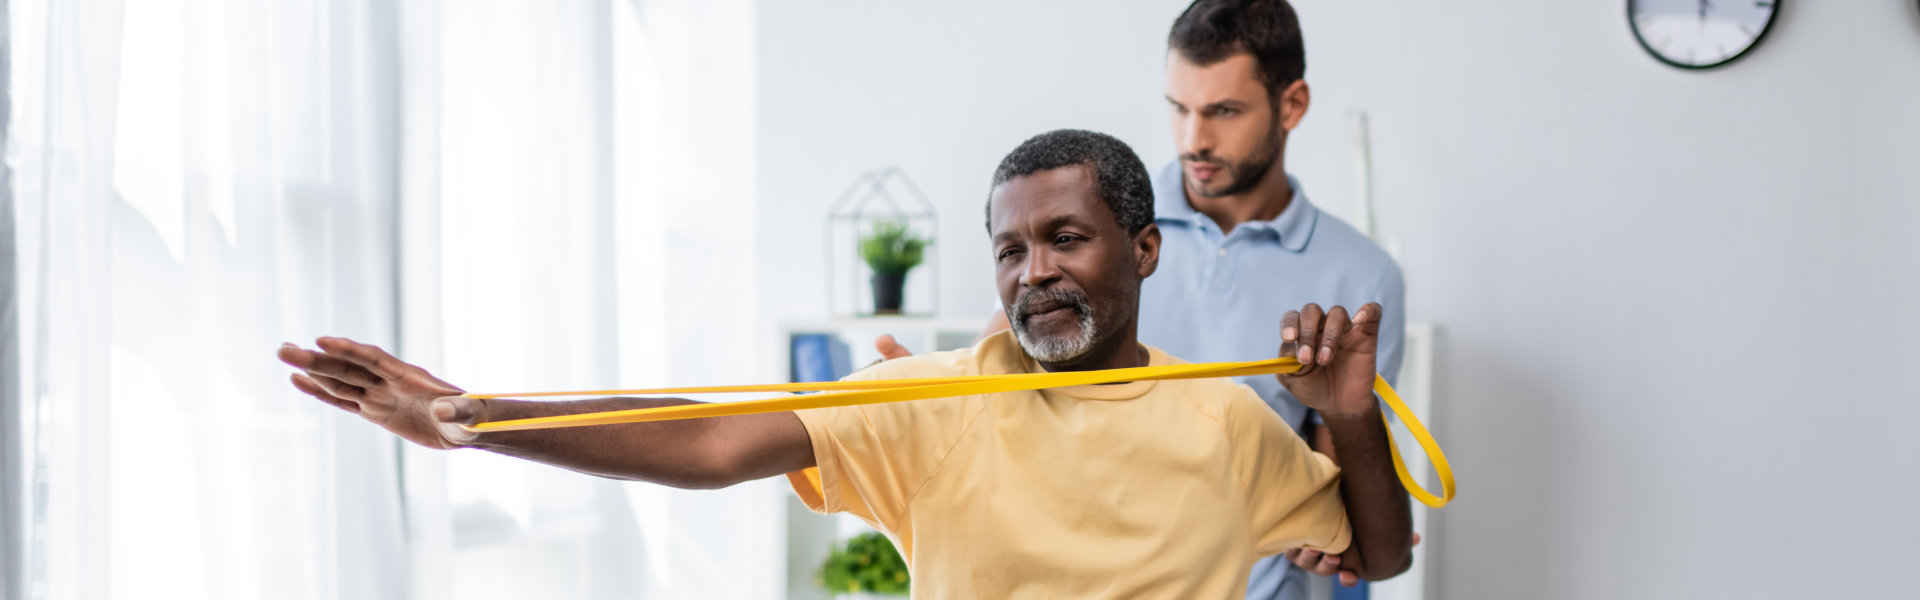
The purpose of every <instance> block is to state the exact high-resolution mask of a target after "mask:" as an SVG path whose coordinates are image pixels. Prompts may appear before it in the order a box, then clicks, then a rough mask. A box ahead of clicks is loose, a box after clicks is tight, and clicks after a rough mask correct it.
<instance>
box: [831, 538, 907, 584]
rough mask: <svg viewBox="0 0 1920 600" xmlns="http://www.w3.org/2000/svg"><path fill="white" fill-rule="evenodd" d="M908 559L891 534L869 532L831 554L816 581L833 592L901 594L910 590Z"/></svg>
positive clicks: (849, 541)
mask: <svg viewBox="0 0 1920 600" xmlns="http://www.w3.org/2000/svg"><path fill="white" fill-rule="evenodd" d="M907 581H908V580H907V561H906V560H903V559H901V558H900V552H899V551H896V550H894V549H893V542H892V541H891V540H888V539H887V536H884V535H880V534H879V533H876V532H871V531H869V532H867V533H863V534H860V535H857V536H854V537H853V538H852V539H849V540H847V542H846V543H845V544H843V545H841V546H840V547H838V548H834V549H833V551H832V552H831V553H829V554H828V555H827V562H826V564H823V565H820V576H819V577H817V578H815V579H814V583H815V584H817V585H819V586H820V588H821V589H824V590H826V591H827V592H828V593H832V594H851V593H856V592H867V593H871V594H888V595H899V594H905V593H907V587H908V586H907Z"/></svg>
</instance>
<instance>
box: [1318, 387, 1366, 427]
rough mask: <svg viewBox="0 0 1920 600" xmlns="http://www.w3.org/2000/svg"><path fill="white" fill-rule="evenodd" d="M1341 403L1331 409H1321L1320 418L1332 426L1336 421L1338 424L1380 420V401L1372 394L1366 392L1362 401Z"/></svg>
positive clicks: (1362, 423) (1364, 423)
mask: <svg viewBox="0 0 1920 600" xmlns="http://www.w3.org/2000/svg"><path fill="white" fill-rule="evenodd" d="M1341 404H1342V405H1341V406H1336V407H1333V410H1321V411H1320V420H1321V421H1324V422H1326V424H1327V425H1328V426H1333V425H1335V423H1336V422H1337V423H1338V424H1340V425H1353V424H1361V425H1371V424H1373V423H1378V422H1379V421H1380V403H1379V402H1377V401H1375V400H1374V398H1373V395H1372V394H1368V395H1367V397H1366V399H1365V400H1362V401H1352V402H1345V403H1341Z"/></svg>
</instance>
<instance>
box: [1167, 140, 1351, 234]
mask: <svg viewBox="0 0 1920 600" xmlns="http://www.w3.org/2000/svg"><path fill="white" fill-rule="evenodd" d="M1185 177H1186V175H1185V173H1184V172H1183V171H1181V169H1180V161H1178V160H1175V161H1173V162H1172V163H1170V164H1168V165H1167V166H1166V167H1165V168H1163V169H1161V171H1160V179H1159V181H1156V182H1154V183H1155V185H1154V190H1153V191H1154V194H1153V196H1154V205H1153V211H1154V218H1155V219H1156V220H1163V221H1164V220H1172V221H1179V222H1185V223H1187V224H1189V225H1192V226H1194V227H1204V226H1211V225H1214V223H1213V219H1211V218H1209V217H1207V216H1206V215H1204V214H1201V213H1200V211H1197V210H1194V209H1193V205H1191V204H1188V203H1187V190H1186V179H1185ZM1287 187H1289V188H1292V189H1293V199H1292V200H1291V201H1289V202H1287V209H1286V210H1283V211H1280V216H1277V217H1274V218H1273V219H1272V220H1268V221H1248V222H1246V223H1241V224H1240V225H1238V226H1237V227H1235V228H1236V229H1238V228H1241V227H1245V228H1248V229H1251V230H1254V231H1259V232H1263V233H1271V234H1273V235H1275V236H1277V237H1278V238H1279V242H1280V247H1282V248H1286V249H1287V250H1288V251H1290V252H1304V251H1306V249H1307V242H1308V241H1311V240H1312V239H1313V230H1314V226H1315V225H1316V224H1318V223H1319V222H1320V209H1319V208H1316V207H1314V205H1313V203H1312V202H1309V201H1307V193H1306V191H1305V190H1304V189H1303V188H1302V187H1301V186H1300V180H1299V179H1296V178H1294V176H1292V175H1287Z"/></svg>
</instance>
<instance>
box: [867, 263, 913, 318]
mask: <svg viewBox="0 0 1920 600" xmlns="http://www.w3.org/2000/svg"><path fill="white" fill-rule="evenodd" d="M872 281H873V314H876V315H897V314H900V296H902V295H903V294H902V292H903V291H904V290H905V289H906V287H907V274H906V273H904V272H902V273H874V274H873V280H872Z"/></svg>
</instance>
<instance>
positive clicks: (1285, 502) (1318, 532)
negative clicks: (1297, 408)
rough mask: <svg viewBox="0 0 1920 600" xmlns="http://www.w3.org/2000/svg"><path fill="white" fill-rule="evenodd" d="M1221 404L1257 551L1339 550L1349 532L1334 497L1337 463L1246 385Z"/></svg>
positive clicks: (1337, 492)
mask: <svg viewBox="0 0 1920 600" xmlns="http://www.w3.org/2000/svg"><path fill="white" fill-rule="evenodd" d="M1238 387H1239V389H1240V390H1241V391H1242V392H1243V393H1241V394H1238V395H1237V397H1235V398H1234V400H1233V402H1231V403H1230V404H1229V405H1228V407H1227V412H1226V419H1225V420H1226V426H1227V430H1228V432H1229V435H1230V436H1231V437H1232V440H1231V443H1232V444H1233V449H1234V450H1233V462H1234V468H1235V469H1236V470H1237V471H1238V473H1239V475H1240V479H1241V481H1243V482H1245V485H1246V492H1247V507H1248V511H1247V515H1248V519H1249V520H1250V523H1249V524H1248V525H1249V527H1251V531H1252V533H1253V543H1254V550H1255V552H1256V553H1257V554H1258V555H1259V556H1267V555H1272V554H1279V553H1281V552H1284V551H1287V550H1291V549H1294V548H1311V549H1314V550H1320V551H1324V552H1328V553H1338V552H1344V551H1346V549H1347V544H1348V542H1349V540H1350V538H1351V536H1352V532H1351V531H1350V530H1349V528H1348V525H1347V509H1346V506H1345V505H1344V504H1342V503H1341V500H1340V468H1339V467H1336V466H1334V464H1333V460H1332V459H1329V458H1327V457H1326V455H1323V454H1320V453H1318V452H1314V451H1313V449H1311V448H1309V447H1307V443H1306V442H1305V441H1303V440H1301V439H1300V436H1299V435H1298V434H1296V433H1294V431H1293V428H1291V427H1288V426H1287V424H1286V423H1285V422H1284V421H1281V420H1280V415H1278V414H1275V413H1274V412H1273V410H1272V409H1269V408H1267V406H1266V404H1265V403H1263V402H1261V401H1260V396H1259V395H1258V394H1255V393H1254V392H1253V390H1252V389H1250V388H1247V387H1246V386H1238Z"/></svg>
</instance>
